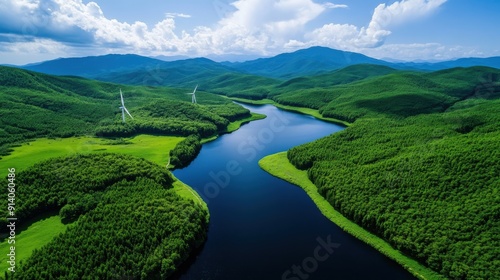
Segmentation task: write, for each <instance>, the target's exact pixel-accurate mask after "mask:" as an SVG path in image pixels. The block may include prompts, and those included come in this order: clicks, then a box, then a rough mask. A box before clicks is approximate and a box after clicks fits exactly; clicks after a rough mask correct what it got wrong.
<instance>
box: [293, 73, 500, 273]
mask: <svg viewBox="0 0 500 280" xmlns="http://www.w3.org/2000/svg"><path fill="white" fill-rule="evenodd" d="M499 73H500V71H498V70H496V69H491V68H482V67H481V68H479V67H474V68H459V69H449V70H444V71H439V72H434V73H420V74H418V73H402V74H401V73H400V74H397V73H396V74H389V75H385V76H382V77H378V78H370V79H366V80H362V81H360V82H355V83H354V85H351V86H352V88H351V87H350V86H345V85H344V86H341V87H339V88H336V87H333V88H331V89H330V90H329V91H330V94H328V95H327V96H328V97H329V98H331V99H332V100H333V101H331V102H329V103H327V104H326V105H320V106H322V107H321V109H320V111H322V112H323V115H329V116H334V117H337V118H340V119H343V120H349V121H351V122H352V125H351V126H349V127H348V128H346V129H345V130H344V131H342V132H340V133H336V134H333V135H331V136H328V137H326V138H323V139H320V140H317V141H315V142H313V143H309V144H305V145H302V146H299V147H295V148H293V149H291V150H289V151H288V154H287V155H288V159H289V160H290V162H291V163H292V164H294V165H295V166H296V167H298V168H300V169H306V170H307V171H308V176H309V178H310V179H311V181H312V182H313V183H314V184H315V185H316V186H317V187H318V191H319V192H320V194H321V195H322V196H324V197H325V198H326V199H327V200H328V201H329V203H330V204H331V205H332V206H333V207H334V208H335V209H336V210H338V211H339V212H341V213H342V214H343V215H345V216H346V217H348V218H349V219H351V220H353V221H355V222H356V223H358V224H359V225H361V226H363V227H364V228H365V229H367V230H369V231H371V232H373V233H375V234H377V235H378V236H380V237H382V238H384V239H385V240H387V241H388V242H389V243H390V244H391V245H392V246H394V247H395V248H396V249H398V250H400V251H402V252H404V253H405V254H407V255H409V256H411V257H412V258H414V259H416V260H418V261H419V262H421V263H422V264H424V265H426V266H427V267H429V268H431V269H433V270H434V271H436V272H438V273H440V274H442V275H444V276H445V277H447V278H450V279H495V278H497V277H498V275H500V260H499V259H498V256H499V255H500V250H499V248H500V240H499V239H498V236H499V232H500V196H499V191H500V177H499V175H498V174H500V162H499V161H498V160H497V159H498V158H500V117H499V114H498V112H499V110H500V99H499V97H500V75H499ZM361 89H363V91H361ZM311 94H313V93H311ZM283 98H285V96H284V97H283ZM289 98H290V100H292V99H293V100H295V101H294V102H297V104H301V103H300V99H299V98H300V95H298V94H297V95H293V96H290V97H289ZM303 98H304V99H305V100H306V99H307V98H306V97H303ZM309 100H310V99H309ZM305 102H307V101H304V104H303V105H304V106H307V104H306V103H305ZM318 104H319V103H318Z"/></svg>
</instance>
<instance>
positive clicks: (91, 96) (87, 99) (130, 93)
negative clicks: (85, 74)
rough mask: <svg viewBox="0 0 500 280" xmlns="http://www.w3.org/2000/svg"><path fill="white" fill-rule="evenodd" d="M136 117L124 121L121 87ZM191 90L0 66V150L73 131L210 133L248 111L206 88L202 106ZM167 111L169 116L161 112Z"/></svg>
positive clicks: (84, 132)
mask: <svg viewBox="0 0 500 280" xmlns="http://www.w3.org/2000/svg"><path fill="white" fill-rule="evenodd" d="M120 88H121V89H122V90H123V92H124V96H125V100H126V104H127V108H128V109H129V111H130V112H131V113H132V115H135V116H136V118H135V119H134V120H130V121H128V122H127V123H126V124H123V123H122V122H121V115H120V110H119V106H120V99H119V94H118V92H119V89H120ZM188 90H192V89H186V88H184V89H175V88H153V87H139V86H124V85H118V84H112V83H104V82H98V81H94V80H88V79H84V78H78V77H59V76H51V75H46V74H40V73H36V72H31V71H26V70H21V69H17V68H10V67H0V101H1V102H2V104H3V106H2V107H1V108H0V116H1V118H0V136H1V140H0V148H1V151H2V153H3V154H5V153H6V152H7V151H8V147H9V144H13V143H19V142H20V141H24V140H27V139H33V138H38V137H70V136H74V135H96V134H98V135H103V136H131V135H134V134H138V133H145V132H154V133H155V134H166V135H181V136H187V135H191V134H200V135H201V136H203V137H207V136H210V135H213V134H217V133H218V132H219V131H223V130H225V128H226V127H227V125H228V124H229V122H231V121H235V120H237V119H241V118H245V117H248V116H249V115H250V114H249V111H248V110H246V109H243V108H242V107H241V106H238V105H235V104H232V103H231V102H230V101H229V100H227V99H224V98H222V97H219V96H217V95H213V94H207V93H205V92H203V91H199V92H198V93H197V99H198V103H199V105H195V104H191V99H190V97H189V96H188V95H186V94H185V92H187V91H188ZM162 111H163V112H169V113H170V117H168V118H167V117H166V116H164V115H162V114H158V113H157V112H162Z"/></svg>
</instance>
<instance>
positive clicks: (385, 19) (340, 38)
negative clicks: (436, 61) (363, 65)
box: [307, 0, 447, 49]
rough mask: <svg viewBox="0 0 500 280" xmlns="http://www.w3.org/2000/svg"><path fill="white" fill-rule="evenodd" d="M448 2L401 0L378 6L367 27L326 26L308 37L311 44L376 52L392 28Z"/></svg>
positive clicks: (424, 14) (439, 0)
mask: <svg viewBox="0 0 500 280" xmlns="http://www.w3.org/2000/svg"><path fill="white" fill-rule="evenodd" d="M446 1H447V0H402V1H397V2H394V3H393V4H391V5H389V6H387V5H386V4H380V5H378V6H377V7H376V8H375V10H374V12H373V15H372V18H371V21H370V23H369V24H368V26H367V27H361V28H359V27H357V26H354V25H350V24H335V23H330V24H325V25H324V26H323V27H321V28H318V29H316V30H314V31H313V32H311V33H310V34H308V36H307V38H308V39H309V40H310V41H313V42H317V43H319V44H323V45H327V46H331V47H337V48H350V49H353V48H375V47H380V46H381V45H383V44H384V42H385V39H386V38H387V37H388V36H389V35H390V34H391V31H390V30H389V29H390V27H392V26H394V25H398V24H402V23H404V22H408V21H411V20H415V19H417V18H421V17H423V16H426V15H428V14H430V13H432V12H434V11H435V10H436V9H437V8H438V7H439V6H441V5H442V4H443V3H445V2H446Z"/></svg>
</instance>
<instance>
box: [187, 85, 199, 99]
mask: <svg viewBox="0 0 500 280" xmlns="http://www.w3.org/2000/svg"><path fill="white" fill-rule="evenodd" d="M197 88H198V85H196V87H195V88H194V90H193V92H188V93H187V94H190V95H192V96H193V97H192V98H191V102H193V103H196V94H195V93H196V89H197Z"/></svg>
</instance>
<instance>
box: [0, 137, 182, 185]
mask: <svg viewBox="0 0 500 280" xmlns="http://www.w3.org/2000/svg"><path fill="white" fill-rule="evenodd" d="M182 139H184V138H183V137H172V136H151V135H139V136H136V137H133V138H123V139H119V140H111V139H102V138H93V137H77V138H63V139H37V140H35V141H33V142H29V143H25V144H23V145H22V146H19V147H16V148H14V151H13V152H12V153H11V154H10V155H8V156H5V157H3V158H2V159H1V160H0V177H1V178H4V177H5V176H6V175H7V169H8V168H16V170H24V169H26V168H28V167H30V166H32V165H33V164H35V163H37V162H40V161H43V160H46V159H49V158H53V157H59V156H65V155H71V154H76V153H94V152H110V153H120V154H128V155H133V156H137V157H142V158H145V159H147V160H150V161H152V162H155V163H157V164H160V165H165V164H166V163H167V161H168V155H169V152H170V150H171V149H173V148H174V147H175V145H177V143H179V142H180V141H182Z"/></svg>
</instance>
